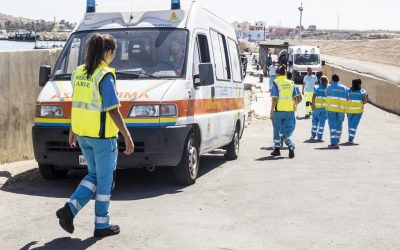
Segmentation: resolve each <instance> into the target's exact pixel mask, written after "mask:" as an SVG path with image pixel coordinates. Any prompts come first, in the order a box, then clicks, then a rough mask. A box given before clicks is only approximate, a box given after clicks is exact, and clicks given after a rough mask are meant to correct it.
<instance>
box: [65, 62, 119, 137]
mask: <svg viewBox="0 0 400 250" xmlns="http://www.w3.org/2000/svg"><path fill="white" fill-rule="evenodd" d="M110 73H111V74H112V75H113V77H114V79H116V76H115V70H114V69H113V68H110V67H109V66H108V65H107V64H106V63H105V62H104V61H103V62H101V64H100V65H99V66H98V67H97V68H96V70H95V71H94V72H93V75H92V76H91V77H89V78H88V77H87V75H86V70H85V65H81V66H79V67H78V68H77V69H76V70H75V72H74V73H73V74H72V77H71V80H72V87H73V96H72V113H71V126H72V131H73V132H74V133H75V134H77V135H79V136H87V137H91V138H113V137H117V136H118V132H119V130H118V128H117V126H116V125H115V123H114V121H113V120H112V118H111V116H110V114H109V113H108V112H106V111H105V110H104V109H103V101H102V98H101V95H100V82H101V80H103V78H104V76H106V75H107V74H110Z"/></svg>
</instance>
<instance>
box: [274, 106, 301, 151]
mask: <svg viewBox="0 0 400 250" xmlns="http://www.w3.org/2000/svg"><path fill="white" fill-rule="evenodd" d="M295 121H296V120H295V115H294V112H277V111H275V112H274V113H273V119H272V124H273V127H274V147H275V148H278V149H280V148H281V134H282V133H283V134H284V135H286V141H285V143H286V145H288V146H289V147H290V146H294V144H293V142H292V134H293V131H294V128H295V125H296V123H295Z"/></svg>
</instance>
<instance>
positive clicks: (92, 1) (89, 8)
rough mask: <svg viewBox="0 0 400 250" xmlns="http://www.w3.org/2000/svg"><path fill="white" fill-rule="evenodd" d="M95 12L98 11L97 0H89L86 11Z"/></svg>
mask: <svg viewBox="0 0 400 250" xmlns="http://www.w3.org/2000/svg"><path fill="white" fill-rule="evenodd" d="M94 12H96V0H87V1H86V13H94Z"/></svg>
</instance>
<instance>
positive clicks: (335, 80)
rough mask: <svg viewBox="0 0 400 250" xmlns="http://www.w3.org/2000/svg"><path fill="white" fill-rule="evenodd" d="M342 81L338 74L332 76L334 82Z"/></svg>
mask: <svg viewBox="0 0 400 250" xmlns="http://www.w3.org/2000/svg"><path fill="white" fill-rule="evenodd" d="M339 80H340V79H339V76H338V75H336V74H334V75H333V76H332V82H338V81H339Z"/></svg>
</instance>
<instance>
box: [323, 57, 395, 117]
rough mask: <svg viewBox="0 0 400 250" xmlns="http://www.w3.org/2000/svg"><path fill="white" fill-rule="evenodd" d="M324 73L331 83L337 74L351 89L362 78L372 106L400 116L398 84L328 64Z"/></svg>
mask: <svg viewBox="0 0 400 250" xmlns="http://www.w3.org/2000/svg"><path fill="white" fill-rule="evenodd" d="M323 71H324V74H325V75H326V76H327V77H328V79H329V81H330V80H331V77H332V75H333V74H337V75H338V76H339V77H340V82H342V83H343V84H345V85H347V86H348V87H351V81H352V80H353V79H355V78H360V79H361V80H362V87H363V88H364V89H365V90H366V91H367V92H368V97H369V102H370V103H371V104H373V105H375V106H377V107H379V108H381V109H384V110H386V111H389V112H392V113H395V114H397V115H400V85H399V84H398V83H392V82H389V81H387V80H383V79H379V78H377V77H374V76H371V75H367V74H363V73H359V72H355V71H351V70H347V69H345V68H342V67H340V66H336V65H331V64H326V65H325V66H324V69H323Z"/></svg>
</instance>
